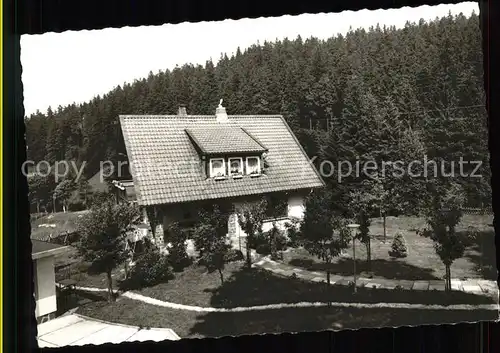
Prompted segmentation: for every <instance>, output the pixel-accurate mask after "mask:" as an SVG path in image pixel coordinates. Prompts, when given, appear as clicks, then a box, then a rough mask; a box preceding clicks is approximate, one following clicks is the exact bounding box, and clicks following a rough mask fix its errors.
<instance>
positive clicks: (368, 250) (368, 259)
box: [365, 238, 372, 272]
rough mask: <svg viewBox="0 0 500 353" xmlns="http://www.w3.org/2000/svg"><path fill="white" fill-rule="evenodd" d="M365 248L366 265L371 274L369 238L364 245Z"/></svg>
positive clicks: (370, 245) (370, 243) (370, 244)
mask: <svg viewBox="0 0 500 353" xmlns="http://www.w3.org/2000/svg"><path fill="white" fill-rule="evenodd" d="M365 246H366V264H367V267H368V271H370V272H371V270H372V242H371V240H370V238H368V241H367V242H366V243H365Z"/></svg>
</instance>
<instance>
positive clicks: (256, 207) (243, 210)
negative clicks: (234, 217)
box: [237, 199, 267, 268]
mask: <svg viewBox="0 0 500 353" xmlns="http://www.w3.org/2000/svg"><path fill="white" fill-rule="evenodd" d="M266 208H267V201H266V200H265V199H261V200H259V201H258V202H247V203H244V204H243V205H241V206H240V207H239V208H238V210H237V212H238V223H239V225H240V227H241V229H242V230H243V231H244V232H245V234H246V238H247V239H246V253H247V254H246V257H247V258H246V261H247V266H248V268H251V267H252V257H251V253H250V248H251V247H252V246H253V245H254V243H255V236H256V235H257V234H260V233H261V232H262V223H263V221H264V219H265V218H266Z"/></svg>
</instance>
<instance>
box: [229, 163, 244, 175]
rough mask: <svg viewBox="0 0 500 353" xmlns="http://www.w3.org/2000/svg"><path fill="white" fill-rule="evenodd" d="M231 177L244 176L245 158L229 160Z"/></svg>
mask: <svg viewBox="0 0 500 353" xmlns="http://www.w3.org/2000/svg"><path fill="white" fill-rule="evenodd" d="M229 175H231V176H232V177H233V178H237V177H241V176H242V175H243V158H229Z"/></svg>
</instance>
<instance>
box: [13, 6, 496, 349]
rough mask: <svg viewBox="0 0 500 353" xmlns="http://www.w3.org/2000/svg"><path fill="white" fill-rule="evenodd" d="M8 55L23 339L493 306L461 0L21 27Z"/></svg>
mask: <svg viewBox="0 0 500 353" xmlns="http://www.w3.org/2000/svg"><path fill="white" fill-rule="evenodd" d="M21 63H22V82H23V91H24V93H23V95H24V109H25V118H24V122H25V126H26V136H25V138H26V146H27V160H26V162H25V163H24V164H23V166H22V168H23V173H24V175H26V177H27V179H28V185H29V202H30V215H31V242H32V259H33V277H34V286H35V293H34V296H35V301H36V310H35V316H36V319H37V325H38V336H37V340H38V344H39V346H40V347H65V346H81V345H87V344H94V345H100V344H105V343H115V344H118V343H122V342H136V341H139V342H144V341H164V340H181V339H190V338H207V337H223V336H241V335H258V334H265V333H271V334H275V333H285V332H290V333H297V332H314V331H325V330H333V331H338V330H351V329H362V328H379V327H400V326H417V325H431V324H445V323H460V322H477V321H493V320H497V319H498V318H499V306H498V301H499V300H498V296H499V293H498V285H497V281H496V279H497V267H496V260H495V258H496V253H495V244H494V238H495V232H494V228H493V211H492V191H491V169H490V164H489V160H490V156H489V150H488V125H487V119H488V115H487V112H486V97H485V90H484V82H485V78H484V69H483V52H482V36H481V29H480V19H479V6H478V4H477V2H463V3H459V4H453V5H444V4H443V5H439V6H421V7H413V8H410V7H404V8H399V9H390V10H360V11H344V12H341V13H319V14H303V15H296V16H282V17H261V18H254V19H248V18H247V19H240V20H224V21H218V22H216V21H213V22H198V23H190V22H184V23H179V24H164V25H160V26H141V27H123V28H106V29H101V30H90V31H66V32H62V33H45V34H37V35H23V36H21ZM26 236H27V235H26Z"/></svg>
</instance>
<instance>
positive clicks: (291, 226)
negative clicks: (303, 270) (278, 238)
mask: <svg viewBox="0 0 500 353" xmlns="http://www.w3.org/2000/svg"><path fill="white" fill-rule="evenodd" d="M298 223H299V222H298V221H296V220H292V221H291V222H287V223H285V229H286V238H287V239H288V245H289V246H291V247H293V248H297V247H299V246H301V245H302V242H301V234H300V229H299V224H298Z"/></svg>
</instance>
